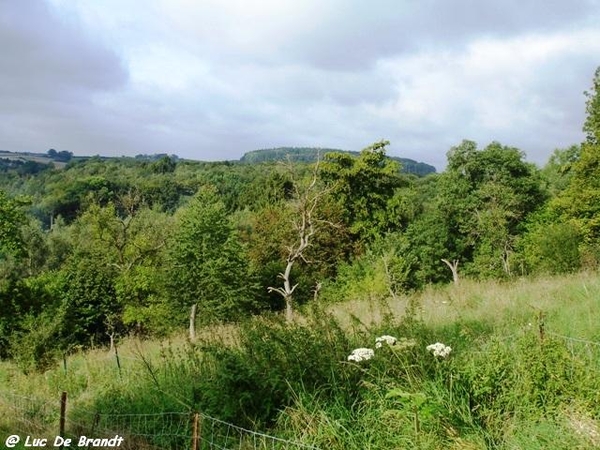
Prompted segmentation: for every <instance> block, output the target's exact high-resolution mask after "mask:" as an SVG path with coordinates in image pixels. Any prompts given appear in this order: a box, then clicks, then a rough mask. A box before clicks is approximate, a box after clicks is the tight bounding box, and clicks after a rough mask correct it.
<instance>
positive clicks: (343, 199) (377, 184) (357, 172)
mask: <svg viewBox="0 0 600 450" xmlns="http://www.w3.org/2000/svg"><path fill="white" fill-rule="evenodd" d="M387 145H389V142H388V141H381V142H377V143H375V144H373V145H371V146H369V147H367V148H365V149H364V150H362V151H361V152H360V155H359V156H358V157H354V156H352V155H350V154H347V153H328V154H326V155H325V158H324V163H323V167H322V178H323V180H324V181H325V182H326V183H327V184H328V185H329V186H331V195H332V196H333V197H334V198H336V200H337V201H338V202H339V204H340V205H341V206H342V208H343V211H344V222H345V224H346V225H347V226H348V228H349V230H350V232H351V233H352V234H353V235H354V236H355V237H356V238H357V239H359V240H362V241H367V242H368V241H372V240H374V239H375V238H376V237H377V236H379V235H382V234H384V233H385V232H387V231H393V230H394V229H395V228H396V227H397V220H396V217H392V216H390V215H389V213H388V204H389V202H390V200H391V199H392V198H393V197H394V193H395V190H396V188H398V187H400V186H402V185H403V184H404V179H403V178H402V177H401V175H400V164H399V163H398V162H396V161H394V160H392V159H389V158H387V157H386V150H385V147H386V146H387Z"/></svg>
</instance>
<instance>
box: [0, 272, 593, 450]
mask: <svg viewBox="0 0 600 450" xmlns="http://www.w3.org/2000/svg"><path fill="white" fill-rule="evenodd" d="M382 291H384V290H382V289H380V290H379V292H382ZM366 297H367V298H356V299H348V300H347V301H345V302H342V303H333V304H329V303H327V302H326V301H327V299H326V298H325V299H323V300H322V301H323V305H322V306H321V307H320V308H317V309H316V310H315V309H313V310H311V308H306V309H305V310H304V311H303V314H302V315H301V317H300V318H299V319H298V320H297V321H296V322H295V323H293V324H286V323H285V322H283V321H282V320H281V318H279V317H260V318H255V319H253V320H250V321H248V322H247V323H243V324H240V325H238V326H217V327H212V328H210V329H205V330H203V331H202V332H201V333H200V338H199V339H198V341H197V342H196V343H190V342H188V340H187V338H186V336H185V334H178V335H174V336H172V337H171V339H168V340H165V341H161V342H157V341H139V340H136V339H126V340H123V341H121V342H119V345H118V352H119V362H120V366H121V367H120V369H119V367H118V366H117V362H116V356H115V354H114V353H111V352H109V351H107V349H97V350H94V351H90V352H86V353H78V354H74V355H70V356H69V357H68V358H67V360H66V370H65V366H64V365H63V363H62V362H59V364H57V366H56V367H55V368H53V369H51V370H48V371H46V372H45V373H42V374H39V373H38V374H30V375H27V376H26V375H23V374H22V373H21V372H20V371H19V370H18V369H17V368H16V367H15V366H14V365H12V364H10V363H6V362H5V363H2V364H0V392H1V391H4V392H7V391H12V392H18V393H20V394H21V395H23V396H26V397H28V396H30V397H34V398H38V399H43V400H45V401H48V402H57V399H58V395H59V393H60V392H61V391H63V390H66V391H68V392H69V399H70V400H69V402H70V403H69V405H70V408H71V409H70V411H71V414H72V417H74V418H77V417H78V415H79V417H84V416H85V414H88V413H90V412H95V411H113V412H115V411H119V412H122V413H130V414H136V413H138V414H141V413H155V412H162V411H178V412H186V411H192V410H201V411H203V412H205V413H207V414H210V415H212V416H215V417H218V418H220V419H223V420H227V421H230V422H234V423H236V424H239V425H243V426H245V427H248V428H258V429H261V430H263V431H269V432H270V433H271V434H274V435H277V436H281V437H286V438H289V439H294V440H300V441H303V442H306V443H310V444H312V445H316V446H318V447H320V448H328V449H332V450H333V449H364V448H371V449H379V448H382V449H383V448H386V449H387V448H418V449H438V448H450V449H485V448H497V449H507V450H508V449H514V448H523V449H542V448H556V449H561V448H564V449H567V448H569V449H570V448H581V449H583V448H600V406H598V405H600V330H599V329H598V327H597V325H596V324H597V323H599V319H600V308H599V306H600V305H599V303H600V277H599V276H598V274H596V273H579V274H576V275H570V276H560V277H543V278H536V279H519V280H515V281H511V282H494V281H490V282H475V281H471V280H462V281H461V283H460V284H459V285H458V286H454V285H448V286H443V287H429V288H427V289H425V290H424V291H422V292H419V293H415V294H412V295H394V296H393V297H392V296H390V297H389V298H385V297H383V296H382V295H380V294H379V295H377V296H375V295H366ZM383 334H386V335H394V336H396V337H398V338H399V339H400V338H405V339H406V340H405V341H404V344H403V345H401V346H393V347H386V346H384V347H383V348H381V349H376V353H375V357H374V358H373V359H372V360H369V361H365V362H359V363H355V362H351V361H348V360H347V356H348V355H349V354H350V352H351V350H352V349H353V348H357V347H371V348H374V344H375V337H377V336H380V335H383ZM438 341H439V342H443V343H444V344H446V345H449V346H451V347H452V352H451V354H450V356H449V357H448V358H446V359H443V358H436V357H434V356H433V355H432V354H431V353H430V352H428V351H427V350H426V349H425V347H426V346H427V345H428V344H432V343H434V342H438ZM0 398H1V395H0ZM7 408H8V406H7V402H2V401H0V417H4V421H3V422H2V423H0V426H1V427H2V429H0V431H6V432H8V430H9V428H10V423H7V420H6V417H7V414H8V413H9V412H10V411H9V410H8V409H7ZM13 417H14V413H13ZM14 419H15V420H13V423H16V424H18V425H19V426H23V425H22V423H23V422H19V421H18V419H19V418H17V417H14ZM158 426H159V425H158V424H157V427H158Z"/></svg>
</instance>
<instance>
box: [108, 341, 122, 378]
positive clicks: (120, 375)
mask: <svg viewBox="0 0 600 450" xmlns="http://www.w3.org/2000/svg"><path fill="white" fill-rule="evenodd" d="M111 342H112V345H113V346H114V349H115V358H116V360H117V368H118V369H119V378H121V379H123V374H122V373H121V360H119V352H118V350H117V344H116V343H115V342H114V341H113V340H112V337H111Z"/></svg>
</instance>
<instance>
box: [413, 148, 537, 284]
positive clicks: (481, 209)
mask: <svg viewBox="0 0 600 450" xmlns="http://www.w3.org/2000/svg"><path fill="white" fill-rule="evenodd" d="M436 190H437V194H436V198H435V199H434V200H433V205H432V206H431V207H430V208H429V209H428V211H426V214H425V217H423V218H422V219H420V220H418V227H417V226H416V225H415V226H409V235H410V236H411V237H412V239H414V241H413V242H416V243H420V246H421V247H420V248H419V250H418V252H421V251H422V253H423V255H428V256H427V257H428V259H429V260H430V264H431V261H437V264H441V263H442V262H444V264H446V265H447V266H448V267H449V268H450V269H451V271H452V275H453V278H454V279H455V280H456V278H457V276H458V274H457V270H458V266H459V264H460V267H463V268H464V270H466V271H467V272H471V273H473V274H475V275H478V276H507V275H510V274H511V272H512V264H511V262H512V258H513V253H514V246H515V241H516V237H517V236H518V235H519V234H520V233H521V231H522V230H520V224H521V222H522V220H523V219H524V218H525V217H526V215H527V214H529V213H531V212H532V211H534V210H535V209H536V208H538V207H539V206H540V205H542V204H543V201H544V195H543V192H542V189H541V186H540V178H539V175H538V173H537V169H536V168H535V167H534V166H533V165H531V164H528V163H526V162H525V161H524V154H523V152H521V151H519V150H518V149H516V148H511V147H505V146H502V145H501V144H499V143H497V142H493V143H491V144H490V145H488V146H487V147H486V148H485V149H483V150H478V149H477V144H476V143H475V142H472V141H463V142H462V143H461V144H460V145H458V146H456V147H453V148H451V149H450V151H449V152H448V167H447V170H446V172H445V173H444V174H442V175H440V177H439V179H438V181H437V189H436ZM427 216H429V218H427ZM424 227H431V230H424ZM419 234H421V236H420V235H419ZM441 244H443V245H441ZM433 255H436V256H437V257H436V258H434V257H433ZM423 257H424V256H419V258H420V259H421V261H423ZM443 260H446V261H443ZM430 273H432V274H433V272H432V271H431V270H430Z"/></svg>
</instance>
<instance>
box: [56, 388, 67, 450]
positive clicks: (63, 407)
mask: <svg viewBox="0 0 600 450" xmlns="http://www.w3.org/2000/svg"><path fill="white" fill-rule="evenodd" d="M66 413H67V393H66V392H65V391H63V392H62V394H60V421H59V423H58V435H59V436H60V437H64V436H65V418H66ZM60 448H63V446H62V445H61V446H60Z"/></svg>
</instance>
